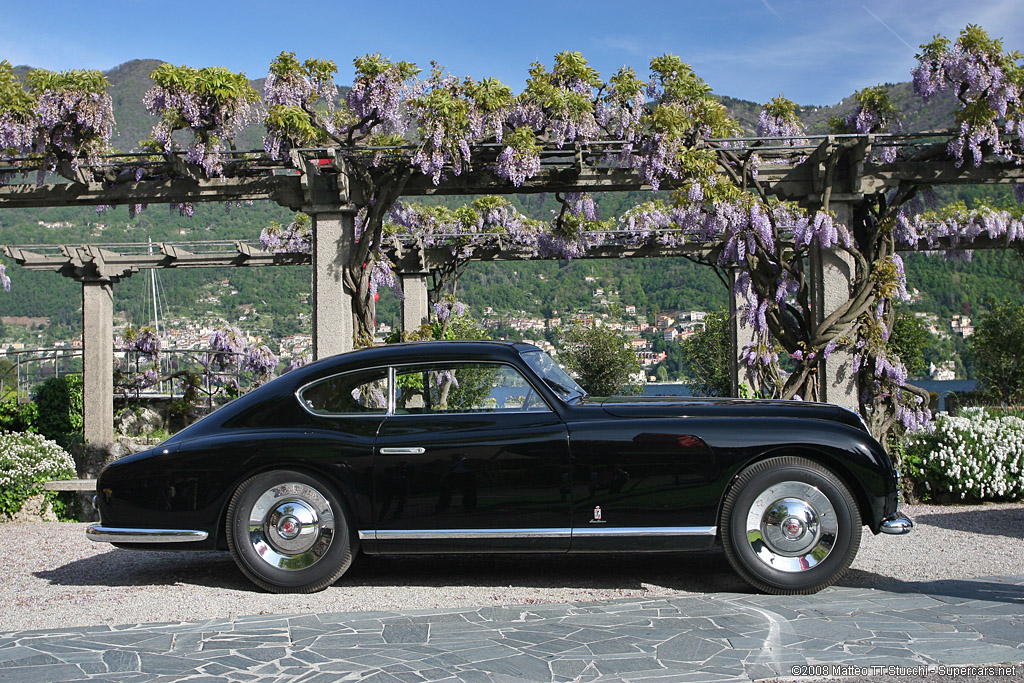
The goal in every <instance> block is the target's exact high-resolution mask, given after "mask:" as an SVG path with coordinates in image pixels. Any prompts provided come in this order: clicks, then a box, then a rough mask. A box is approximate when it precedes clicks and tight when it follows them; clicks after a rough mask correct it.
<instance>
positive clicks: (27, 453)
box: [0, 431, 75, 515]
mask: <svg viewBox="0 0 1024 683" xmlns="http://www.w3.org/2000/svg"><path fill="white" fill-rule="evenodd" d="M74 476H75V461H74V460H72V459H71V456H70V455H68V453H67V451H65V450H64V449H63V448H61V447H60V446H58V445H57V444H56V443H55V442H53V441H50V440H49V439H47V438H46V437H44V436H41V435H39V434H29V433H28V432H4V431H0V515H13V514H14V513H16V512H18V511H19V510H20V509H21V506H22V505H23V504H24V503H25V501H26V500H27V499H28V498H29V497H30V496H34V495H36V494H37V493H42V492H43V482H45V481H50V480H52V479H71V478H73V477H74ZM53 494H54V497H56V492H53Z"/></svg>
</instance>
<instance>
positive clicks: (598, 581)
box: [336, 552, 750, 593]
mask: <svg viewBox="0 0 1024 683" xmlns="http://www.w3.org/2000/svg"><path fill="white" fill-rule="evenodd" d="M645 584H646V585H654V586H661V587H663V588H669V589H671V590H677V591H686V592H693V593H718V592H730V593H732V592H749V591H750V589H749V587H748V586H747V584H746V583H745V582H744V581H743V580H742V579H740V578H739V577H738V576H736V574H735V573H734V572H733V571H732V568H731V567H730V566H729V563H728V562H727V561H726V559H725V555H724V554H723V553H721V552H707V553H704V552H701V553H674V554H672V553H670V554H658V555H623V554H600V555H448V556H445V557H437V556H434V557H427V556H415V555H403V556H394V557H380V556H360V557H358V558H356V561H355V562H354V563H353V565H352V569H350V570H349V571H348V573H346V574H345V576H344V577H342V579H341V581H339V582H338V583H337V584H336V585H339V586H340V585H345V586H395V585H401V586H423V587H443V586H480V585H488V586H491V585H497V586H526V587H531V588H551V587H556V588H581V589H584V588H585V589H596V590H610V589H639V588H641V587H642V586H643V585H645Z"/></svg>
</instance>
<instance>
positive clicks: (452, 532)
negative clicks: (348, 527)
mask: <svg viewBox="0 0 1024 683" xmlns="http://www.w3.org/2000/svg"><path fill="white" fill-rule="evenodd" d="M571 536H572V530H571V529H423V530H419V529H411V530H405V529H400V530H391V529H389V530H387V531H373V530H368V531H360V532H359V539H360V540H371V541H372V540H377V541H436V540H455V539H487V538H570V537H571Z"/></svg>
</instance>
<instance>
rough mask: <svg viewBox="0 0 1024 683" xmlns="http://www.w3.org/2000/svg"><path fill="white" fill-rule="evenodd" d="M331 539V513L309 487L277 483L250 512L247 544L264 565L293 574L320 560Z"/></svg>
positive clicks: (328, 506)
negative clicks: (248, 543)
mask: <svg viewBox="0 0 1024 683" xmlns="http://www.w3.org/2000/svg"><path fill="white" fill-rule="evenodd" d="M333 540H334V511H333V510H331V504H330V503H329V502H327V499H326V498H324V497H323V495H322V494H321V493H320V492H319V491H317V490H316V489H315V488H313V487H312V486H309V485H308V484H302V483H299V482H288V483H285V484H280V485H278V486H275V487H274V488H272V489H269V490H267V491H264V492H263V495H261V496H260V497H259V499H257V501H256V504H255V505H253V507H252V510H251V511H250V513H249V541H250V543H252V547H253V550H255V551H256V554H257V555H258V556H259V557H260V558H261V559H262V560H263V561H264V562H266V563H267V564H269V565H271V566H273V567H277V568H278V569H285V570H289V571H296V570H299V569H305V568H307V567H311V566H312V565H314V564H316V563H317V562H319V561H320V558H322V557H323V556H324V554H325V553H326V552H327V550H328V549H329V548H330V547H331V542H332V541H333Z"/></svg>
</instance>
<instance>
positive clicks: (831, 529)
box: [721, 456, 861, 595]
mask: <svg viewBox="0 0 1024 683" xmlns="http://www.w3.org/2000/svg"><path fill="white" fill-rule="evenodd" d="M721 533H722V545H723V546H724V548H725V555H726V558H727V559H728V560H729V564H731V565H732V567H733V569H735V570H736V572H737V573H738V574H739V575H740V576H741V577H743V579H744V580H746V581H747V582H748V583H750V584H751V585H753V586H754V587H755V588H757V589H758V590H761V591H763V592H765V593H775V594H779V595H799V594H806V593H816V592H817V591H819V590H821V589H822V588H825V587H826V586H830V585H831V584H833V583H834V582H835V581H837V580H838V579H839V577H841V576H842V575H843V573H844V572H845V571H846V570H847V569H848V568H849V566H850V564H851V563H852V562H853V558H854V556H856V554H857V549H858V548H859V547H860V537H861V517H860V511H859V510H858V509H857V503H856V501H855V500H854V499H853V496H852V495H851V493H850V490H849V489H848V488H847V487H846V485H845V484H844V483H843V482H842V481H841V480H840V479H839V478H838V477H837V476H836V475H835V474H833V473H832V472H831V471H830V470H828V469H827V468H825V467H823V466H822V465H819V464H818V463H816V462H814V461H812V460H808V459H806V458H799V457H789V456H787V457H776V458H769V459H768V460H763V461H761V462H758V463H755V464H754V465H752V466H750V467H749V468H747V469H746V470H744V471H743V472H741V473H740V475H739V477H738V478H737V480H736V482H735V483H734V485H733V487H732V488H731V489H730V491H729V493H728V494H727V495H726V497H725V503H724V504H723V506H722V517H721Z"/></svg>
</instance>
